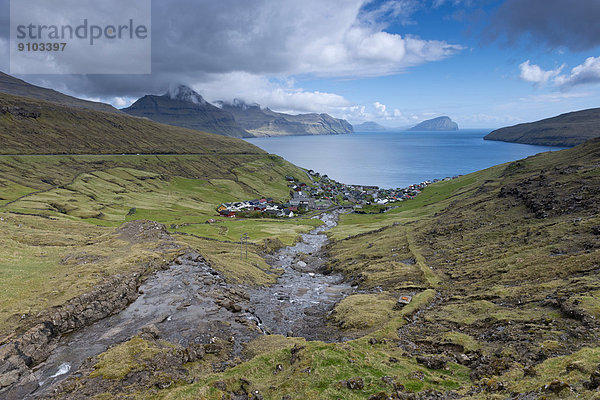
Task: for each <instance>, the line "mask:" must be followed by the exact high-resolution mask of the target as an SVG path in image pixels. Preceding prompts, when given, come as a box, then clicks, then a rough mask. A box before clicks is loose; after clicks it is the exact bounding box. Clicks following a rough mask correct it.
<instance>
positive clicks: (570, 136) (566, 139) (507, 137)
mask: <svg viewBox="0 0 600 400" xmlns="http://www.w3.org/2000/svg"><path fill="white" fill-rule="evenodd" d="M598 136H600V108H592V109H589V110H582V111H575V112H571V113H567V114H561V115H559V116H556V117H553V118H547V119H543V120H540V121H536V122H530V123H526V124H519V125H515V126H510V127H506V128H501V129H497V130H495V131H493V132H492V133H490V134H489V135H487V136H486V137H485V138H484V139H485V140H499V141H503V142H514V143H523V144H535V145H543V146H563V147H571V146H576V145H578V144H581V143H583V142H585V141H586V140H589V139H592V138H595V137H598Z"/></svg>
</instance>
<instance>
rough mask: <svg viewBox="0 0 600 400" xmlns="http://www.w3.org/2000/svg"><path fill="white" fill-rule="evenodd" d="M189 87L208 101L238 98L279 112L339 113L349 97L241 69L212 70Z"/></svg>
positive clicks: (348, 104) (348, 103)
mask: <svg viewBox="0 0 600 400" xmlns="http://www.w3.org/2000/svg"><path fill="white" fill-rule="evenodd" d="M193 88H194V89H195V90H196V91H197V92H198V93H200V94H201V95H202V96H203V97H205V98H206V100H208V101H210V102H215V101H217V100H224V101H232V100H233V99H234V98H238V99H241V100H244V101H246V102H248V103H255V102H256V103H259V104H260V105H262V106H263V107H270V108H272V109H273V110H275V111H282V112H292V113H303V112H319V113H331V114H339V113H340V112H343V111H344V110H345V109H346V108H347V107H351V106H352V104H351V103H350V101H348V100H347V99H345V98H344V97H343V96H340V95H337V94H334V93H327V92H320V91H307V90H304V89H302V88H297V87H295V81H294V80H292V79H283V80H269V79H267V78H266V77H264V76H261V75H255V74H249V73H245V72H231V73H227V74H215V75H212V76H210V77H207V78H206V80H205V81H203V82H199V83H196V84H194V85H193Z"/></svg>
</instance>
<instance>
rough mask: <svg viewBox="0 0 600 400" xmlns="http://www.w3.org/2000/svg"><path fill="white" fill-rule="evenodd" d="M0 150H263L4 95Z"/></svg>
mask: <svg viewBox="0 0 600 400" xmlns="http://www.w3.org/2000/svg"><path fill="white" fill-rule="evenodd" d="M0 153H1V154H122V153H127V154H137V153H143V154H155V153H158V154H211V153H212V154H217V153H218V154H220V153H231V154H243V153H250V154H264V152H263V151H262V150H260V149H259V148H258V147H255V146H253V145H251V144H248V143H246V142H243V141H241V140H235V139H232V138H228V137H223V136H219V135H214V134H210V133H205V132H199V131H194V130H189V129H185V128H179V127H175V126H170V125H162V124H159V123H156V122H152V121H149V120H146V119H142V118H135V117H131V116H125V115H119V114H113V113H105V112H100V111H94V110H87V109H77V108H72V107H68V106H62V105H58V104H55V103H50V102H45V101H41V100H35V99H30V98H25V97H17V96H12V95H8V94H0Z"/></svg>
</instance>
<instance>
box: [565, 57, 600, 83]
mask: <svg viewBox="0 0 600 400" xmlns="http://www.w3.org/2000/svg"><path fill="white" fill-rule="evenodd" d="M554 82H555V83H556V85H558V86H562V87H565V88H568V87H572V86H577V85H584V84H589V83H598V82H600V57H589V58H587V59H586V60H585V62H584V63H583V64H580V65H578V66H576V67H574V68H573V69H572V70H571V73H570V74H569V75H567V76H564V75H561V76H558V77H557V78H556V79H555V81H554Z"/></svg>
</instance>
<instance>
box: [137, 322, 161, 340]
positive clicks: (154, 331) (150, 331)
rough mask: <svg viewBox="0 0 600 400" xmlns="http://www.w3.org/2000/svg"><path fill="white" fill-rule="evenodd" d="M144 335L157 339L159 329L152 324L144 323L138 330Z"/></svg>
mask: <svg viewBox="0 0 600 400" xmlns="http://www.w3.org/2000/svg"><path fill="white" fill-rule="evenodd" d="M140 333H141V334H142V335H144V336H149V337H150V338H152V339H158V338H159V337H160V331H159V330H158V328H157V327H156V325H154V324H150V325H146V326H145V327H143V328H142V331H141V332H140Z"/></svg>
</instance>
